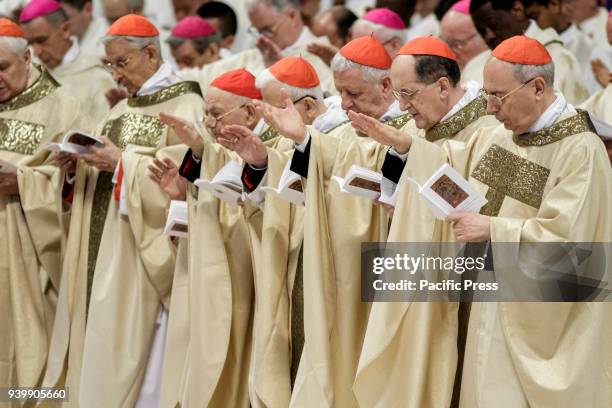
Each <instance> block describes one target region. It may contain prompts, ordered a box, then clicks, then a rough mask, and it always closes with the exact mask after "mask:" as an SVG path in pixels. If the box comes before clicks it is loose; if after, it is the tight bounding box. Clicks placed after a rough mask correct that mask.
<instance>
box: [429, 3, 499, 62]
mask: <svg viewBox="0 0 612 408" xmlns="http://www.w3.org/2000/svg"><path fill="white" fill-rule="evenodd" d="M440 34H441V36H442V38H443V39H444V41H445V42H446V43H447V44H448V45H449V47H450V48H451V49H452V50H453V52H454V53H455V55H457V62H458V63H459V66H460V67H461V68H463V67H464V66H465V64H467V63H468V61H469V60H471V59H472V58H474V57H475V56H476V55H478V54H479V53H481V52H482V51H484V50H485V49H486V47H487V46H486V44H485V43H484V41H483V39H482V37H481V36H480V34H478V31H476V27H474V24H473V23H472V18H471V17H470V16H469V15H467V14H463V13H459V12H457V11H454V10H451V11H449V12H448V13H446V14H445V15H444V17H443V18H442V21H441V22H440Z"/></svg>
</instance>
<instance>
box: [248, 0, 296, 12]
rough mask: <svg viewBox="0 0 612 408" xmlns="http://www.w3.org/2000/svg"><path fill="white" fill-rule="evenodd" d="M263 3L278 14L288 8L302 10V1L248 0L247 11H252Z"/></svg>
mask: <svg viewBox="0 0 612 408" xmlns="http://www.w3.org/2000/svg"><path fill="white" fill-rule="evenodd" d="M262 3H263V4H267V5H268V6H270V7H272V8H273V9H274V10H276V11H278V12H281V11H283V10H284V9H286V8H287V7H293V8H295V9H296V10H299V9H300V0H247V2H246V9H247V11H251V10H253V9H254V8H255V7H257V6H258V5H260V4H262Z"/></svg>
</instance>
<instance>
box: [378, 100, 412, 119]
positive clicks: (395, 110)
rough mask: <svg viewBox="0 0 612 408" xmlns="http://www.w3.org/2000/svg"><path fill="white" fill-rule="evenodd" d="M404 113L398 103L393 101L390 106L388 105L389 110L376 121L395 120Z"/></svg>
mask: <svg viewBox="0 0 612 408" xmlns="http://www.w3.org/2000/svg"><path fill="white" fill-rule="evenodd" d="M404 113H406V112H404V111H402V110H401V109H400V103H399V101H394V102H393V103H392V104H391V105H389V109H387V111H386V112H385V113H384V114H383V115H382V116H381V117H380V118H378V120H379V121H381V122H386V121H388V120H391V119H395V118H397V117H398V116H401V115H403V114H404Z"/></svg>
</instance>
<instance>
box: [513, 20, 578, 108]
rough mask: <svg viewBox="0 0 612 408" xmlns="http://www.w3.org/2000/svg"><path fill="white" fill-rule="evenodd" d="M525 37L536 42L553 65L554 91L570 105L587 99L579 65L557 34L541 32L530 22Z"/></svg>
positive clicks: (549, 31)
mask: <svg viewBox="0 0 612 408" xmlns="http://www.w3.org/2000/svg"><path fill="white" fill-rule="evenodd" d="M525 35H526V36H528V37H531V38H534V39H536V40H538V41H539V42H540V43H542V45H544V47H546V50H547V51H548V52H549V54H550V56H551V57H552V60H553V62H554V63H555V83H554V86H555V89H557V90H558V91H560V92H561V93H562V94H563V95H564V96H565V98H566V99H567V101H568V102H569V103H571V104H575V105H577V104H579V103H581V102H584V101H585V100H586V99H587V98H588V97H589V92H588V90H587V87H586V85H585V82H584V79H583V76H582V75H581V74H580V73H581V72H582V71H581V69H580V64H579V63H578V61H577V60H576V57H575V56H574V54H572V52H571V51H569V50H568V49H567V48H565V46H564V45H563V41H561V37H559V34H557V32H556V31H555V30H554V29H552V28H547V29H546V30H542V29H541V28H540V27H538V25H537V24H536V23H535V21H530V23H529V27H528V28H527V30H526V31H525Z"/></svg>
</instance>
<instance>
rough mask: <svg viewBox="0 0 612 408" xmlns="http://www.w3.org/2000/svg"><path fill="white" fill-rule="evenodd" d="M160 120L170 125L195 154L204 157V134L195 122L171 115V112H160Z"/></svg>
mask: <svg viewBox="0 0 612 408" xmlns="http://www.w3.org/2000/svg"><path fill="white" fill-rule="evenodd" d="M159 120H161V122H162V123H163V124H165V125H167V126H169V127H170V128H171V129H172V130H173V131H174V133H175V134H176V136H177V137H178V138H179V140H180V141H181V143H183V144H186V145H187V146H189V148H191V151H192V152H193V154H194V155H196V156H198V157H202V152H203V151H204V140H203V139H202V135H201V134H200V132H198V130H197V129H196V127H195V126H194V125H193V123H191V122H189V121H187V120H185V119H183V118H179V117H178V116H174V115H170V114H169V113H163V112H162V113H160V114H159Z"/></svg>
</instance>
